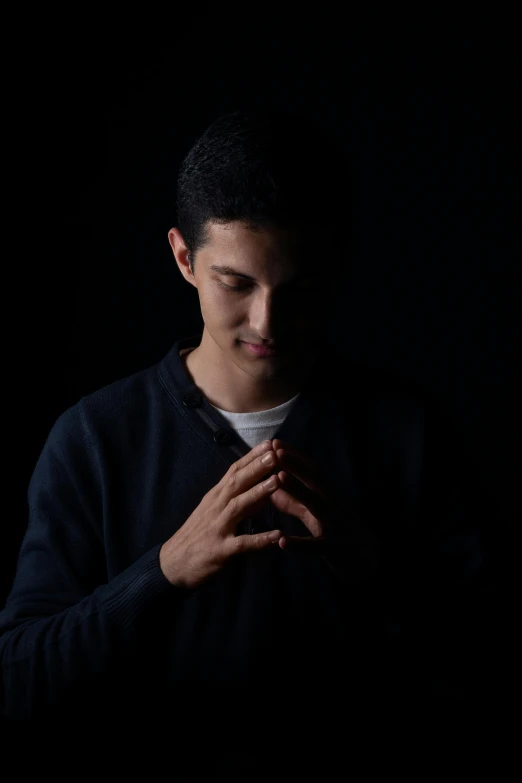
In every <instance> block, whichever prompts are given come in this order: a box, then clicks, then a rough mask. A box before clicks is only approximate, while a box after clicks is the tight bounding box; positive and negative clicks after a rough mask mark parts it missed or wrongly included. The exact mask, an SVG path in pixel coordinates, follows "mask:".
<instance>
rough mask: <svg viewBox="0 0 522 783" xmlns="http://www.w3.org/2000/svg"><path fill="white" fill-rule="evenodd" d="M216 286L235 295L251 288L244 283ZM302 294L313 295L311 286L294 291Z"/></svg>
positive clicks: (221, 283)
mask: <svg viewBox="0 0 522 783" xmlns="http://www.w3.org/2000/svg"><path fill="white" fill-rule="evenodd" d="M217 284H218V286H220V288H223V289H224V290H225V291H234V292H235V293H238V292H240V291H246V290H248V289H249V288H252V283H245V284H244V285H227V284H226V283H223V281H222V280H218V281H217ZM294 290H297V291H298V292H300V293H302V294H306V293H313V291H314V288H313V287H311V286H308V287H306V286H301V287H300V288H297V289H294Z"/></svg>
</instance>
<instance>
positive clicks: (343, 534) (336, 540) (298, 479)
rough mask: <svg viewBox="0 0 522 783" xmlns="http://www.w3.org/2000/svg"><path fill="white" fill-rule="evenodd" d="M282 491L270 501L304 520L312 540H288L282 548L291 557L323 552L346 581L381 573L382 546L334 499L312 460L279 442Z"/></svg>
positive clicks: (276, 441) (276, 446)
mask: <svg viewBox="0 0 522 783" xmlns="http://www.w3.org/2000/svg"><path fill="white" fill-rule="evenodd" d="M272 446H273V450H274V453H275V455H276V457H277V465H276V467H275V468H274V470H273V471H272V473H274V474H275V473H277V475H278V477H279V481H280V488H279V489H277V490H276V491H275V492H273V493H272V494H271V495H270V502H271V503H272V504H273V505H274V506H275V508H277V509H278V510H279V511H282V512H283V513H285V514H289V515H291V516H294V517H296V518H297V519H300V520H301V522H302V523H303V524H304V525H305V527H306V528H307V529H308V530H309V531H310V533H311V535H310V536H288V535H283V536H281V538H280V539H279V546H280V548H281V549H283V550H287V551H289V552H292V551H293V552H299V551H300V552H310V553H314V552H317V553H318V554H320V555H321V556H322V558H323V559H324V560H325V562H326V563H327V565H328V566H329V567H330V569H331V570H332V571H333V572H334V573H335V575H336V576H337V577H338V578H339V579H341V580H342V581H352V580H355V581H359V580H360V579H364V578H366V577H368V576H370V575H371V574H372V573H373V571H374V570H375V568H376V567H377V559H378V550H379V541H378V539H377V537H376V536H375V535H374V534H373V533H372V532H371V531H370V530H369V528H368V527H367V525H366V524H365V523H364V521H363V520H361V519H360V518H351V519H350V518H348V517H349V512H348V511H347V509H343V508H342V502H341V500H340V499H339V498H336V497H334V493H333V491H332V488H331V487H328V486H327V482H326V480H325V478H324V477H323V476H322V475H321V471H320V470H319V467H318V465H316V464H315V463H314V462H313V461H312V460H311V459H310V458H309V457H308V456H307V455H305V454H303V453H302V452H300V451H299V450H298V449H296V448H295V446H293V445H291V444H289V443H286V442H285V441H282V440H280V439H279V438H275V439H274V440H273V441H272Z"/></svg>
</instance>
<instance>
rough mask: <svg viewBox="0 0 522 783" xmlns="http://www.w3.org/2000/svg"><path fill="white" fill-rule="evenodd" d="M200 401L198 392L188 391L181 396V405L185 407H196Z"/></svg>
mask: <svg viewBox="0 0 522 783" xmlns="http://www.w3.org/2000/svg"><path fill="white" fill-rule="evenodd" d="M201 402H202V399H201V394H199V393H198V392H189V393H188V394H185V396H184V397H183V405H186V406H187V408H198V407H199V406H200V405H201Z"/></svg>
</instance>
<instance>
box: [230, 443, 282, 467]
mask: <svg viewBox="0 0 522 783" xmlns="http://www.w3.org/2000/svg"><path fill="white" fill-rule="evenodd" d="M267 451H273V446H272V441H271V440H263V441H262V442H261V443H258V444H257V446H254V448H253V449H252V450H251V451H249V452H248V454H244V455H243V456H242V457H240V459H238V460H236V462H234V463H233V465H234V466H235V469H236V470H240V469H241V468H245V467H246V466H247V465H250V463H251V462H253V460H255V459H258V457H260V456H261V455H262V454H264V453H265V452H267ZM230 467H232V465H231V466H230Z"/></svg>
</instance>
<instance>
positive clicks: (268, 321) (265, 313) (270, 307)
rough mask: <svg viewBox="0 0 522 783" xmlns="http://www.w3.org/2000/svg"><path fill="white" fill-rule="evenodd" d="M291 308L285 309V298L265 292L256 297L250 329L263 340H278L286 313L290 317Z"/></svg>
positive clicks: (252, 305) (251, 312)
mask: <svg viewBox="0 0 522 783" xmlns="http://www.w3.org/2000/svg"><path fill="white" fill-rule="evenodd" d="M289 309H290V308H289V307H287V308H285V306H284V302H283V298H282V297H281V296H280V295H279V294H278V293H277V292H276V293H274V292H271V291H267V292H263V293H260V294H259V295H258V296H256V297H254V299H253V301H252V304H251V307H250V328H251V329H252V332H253V334H258V335H259V337H262V338H263V340H270V339H277V335H278V334H279V331H280V327H281V325H282V324H283V321H284V316H285V312H286V315H287V316H289V315H290V313H289Z"/></svg>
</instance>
